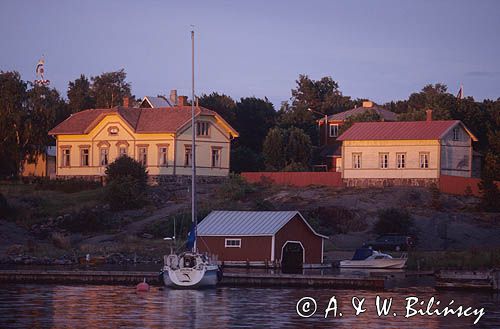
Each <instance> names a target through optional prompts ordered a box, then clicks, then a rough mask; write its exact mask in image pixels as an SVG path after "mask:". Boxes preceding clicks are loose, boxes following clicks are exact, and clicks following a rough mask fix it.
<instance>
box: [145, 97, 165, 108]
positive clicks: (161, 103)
mask: <svg viewBox="0 0 500 329" xmlns="http://www.w3.org/2000/svg"><path fill="white" fill-rule="evenodd" d="M144 100H147V101H148V103H149V105H151V107H152V108H158V107H172V104H170V102H169V101H168V100H167V99H165V98H162V97H154V96H145V97H144V99H143V102H144Z"/></svg>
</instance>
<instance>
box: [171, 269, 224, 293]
mask: <svg viewBox="0 0 500 329" xmlns="http://www.w3.org/2000/svg"><path fill="white" fill-rule="evenodd" d="M218 272H219V268H218V266H216V265H207V266H205V267H204V268H203V269H176V270H172V269H170V268H165V269H164V270H163V272H162V277H163V283H164V284H165V286H167V287H169V288H174V289H203V288H214V287H215V286H216V285H217V282H218V281H219V275H218Z"/></svg>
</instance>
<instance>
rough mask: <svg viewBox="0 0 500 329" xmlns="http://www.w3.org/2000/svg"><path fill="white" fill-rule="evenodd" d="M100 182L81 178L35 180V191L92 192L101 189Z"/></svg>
mask: <svg viewBox="0 0 500 329" xmlns="http://www.w3.org/2000/svg"><path fill="white" fill-rule="evenodd" d="M101 186H102V185H101V183H100V182H95V181H92V180H85V179H81V178H70V179H60V178H57V179H49V178H45V177H44V178H37V179H36V185H35V190H50V191H60V192H64V193H76V192H80V191H84V190H93V189H96V188H99V187H101Z"/></svg>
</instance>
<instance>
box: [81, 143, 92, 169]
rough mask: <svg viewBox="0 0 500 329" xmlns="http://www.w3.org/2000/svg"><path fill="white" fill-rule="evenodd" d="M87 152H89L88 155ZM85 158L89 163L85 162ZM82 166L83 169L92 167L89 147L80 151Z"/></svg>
mask: <svg viewBox="0 0 500 329" xmlns="http://www.w3.org/2000/svg"><path fill="white" fill-rule="evenodd" d="M85 151H86V152H87V153H86V154H85ZM84 156H85V158H86V160H87V161H83V159H84ZM80 166H82V167H88V166H90V149H89V148H88V147H82V148H81V149H80Z"/></svg>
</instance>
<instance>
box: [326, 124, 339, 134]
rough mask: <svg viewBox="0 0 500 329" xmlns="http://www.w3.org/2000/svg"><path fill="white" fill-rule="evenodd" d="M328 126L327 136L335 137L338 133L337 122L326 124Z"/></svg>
mask: <svg viewBox="0 0 500 329" xmlns="http://www.w3.org/2000/svg"><path fill="white" fill-rule="evenodd" d="M328 127H329V128H328V136H330V137H337V136H338V135H339V125H338V123H330V124H329V125H328ZM334 127H335V129H332V128H334Z"/></svg>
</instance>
